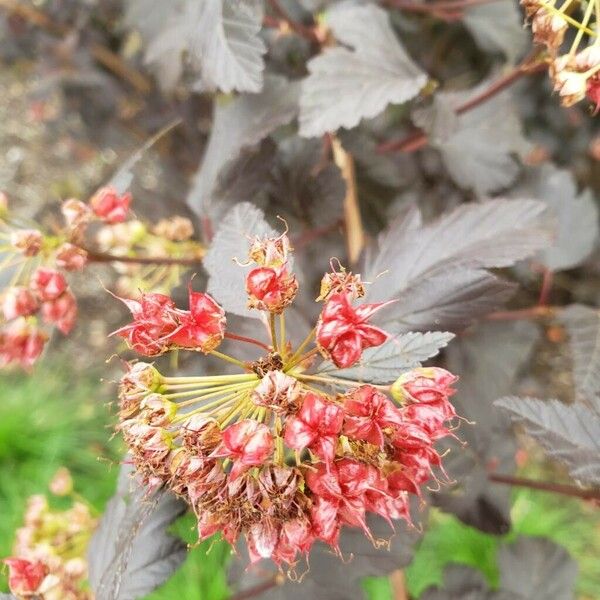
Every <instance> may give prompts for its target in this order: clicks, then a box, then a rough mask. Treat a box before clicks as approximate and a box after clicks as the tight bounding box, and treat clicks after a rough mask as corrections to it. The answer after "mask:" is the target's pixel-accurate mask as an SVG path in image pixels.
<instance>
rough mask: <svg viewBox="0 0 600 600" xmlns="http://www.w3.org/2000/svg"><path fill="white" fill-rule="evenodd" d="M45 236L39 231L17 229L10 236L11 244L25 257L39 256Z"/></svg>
mask: <svg viewBox="0 0 600 600" xmlns="http://www.w3.org/2000/svg"><path fill="white" fill-rule="evenodd" d="M43 242H44V236H43V235H42V233H41V232H40V231H38V230H37V229H16V230H15V231H13V232H12V233H11V234H10V243H11V244H12V245H13V246H14V247H15V248H16V249H17V250H20V251H21V252H22V253H23V254H24V255H25V256H37V255H38V254H39V252H40V250H41V249H42V244H43Z"/></svg>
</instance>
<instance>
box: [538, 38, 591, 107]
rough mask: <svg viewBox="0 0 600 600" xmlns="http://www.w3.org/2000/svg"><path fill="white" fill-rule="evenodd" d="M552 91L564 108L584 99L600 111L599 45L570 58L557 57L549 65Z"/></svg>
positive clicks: (569, 56) (589, 47) (566, 55)
mask: <svg viewBox="0 0 600 600" xmlns="http://www.w3.org/2000/svg"><path fill="white" fill-rule="evenodd" d="M550 76H551V77H552V80H553V81H554V91H555V92H558V95H559V96H560V99H561V102H562V104H563V105H564V106H573V105H574V104H576V103H577V102H580V101H581V100H583V99H584V98H587V99H588V100H589V101H590V102H591V103H592V104H593V105H594V112H595V113H597V112H598V111H599V110H600V45H598V44H595V45H593V46H588V47H587V48H584V49H583V50H581V52H578V53H577V54H575V55H573V56H571V55H570V54H564V55H562V56H558V57H557V58H555V59H554V60H553V62H552V63H551V65H550Z"/></svg>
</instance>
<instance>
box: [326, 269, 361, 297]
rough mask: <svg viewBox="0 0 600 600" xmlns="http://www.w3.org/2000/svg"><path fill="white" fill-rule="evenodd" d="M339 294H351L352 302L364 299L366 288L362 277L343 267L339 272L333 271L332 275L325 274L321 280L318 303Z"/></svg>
mask: <svg viewBox="0 0 600 600" xmlns="http://www.w3.org/2000/svg"><path fill="white" fill-rule="evenodd" d="M339 292H343V293H348V294H350V296H351V298H352V300H356V299H358V298H362V297H363V296H364V295H365V286H364V284H363V282H362V281H361V279H360V275H358V274H357V275H353V274H352V273H351V272H349V271H346V269H345V268H344V267H342V266H340V271H339V272H338V271H335V270H333V271H332V272H331V273H325V275H323V279H321V289H320V291H319V297H318V298H317V300H316V301H317V302H321V301H322V300H329V298H331V296H332V295H333V294H337V293H339Z"/></svg>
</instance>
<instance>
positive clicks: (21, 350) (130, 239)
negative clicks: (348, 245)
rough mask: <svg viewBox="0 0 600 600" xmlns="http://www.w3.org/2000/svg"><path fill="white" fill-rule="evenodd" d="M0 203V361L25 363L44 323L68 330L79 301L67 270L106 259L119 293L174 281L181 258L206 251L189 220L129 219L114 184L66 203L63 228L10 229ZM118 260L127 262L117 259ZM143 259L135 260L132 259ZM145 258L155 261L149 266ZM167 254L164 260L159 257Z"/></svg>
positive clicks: (124, 198)
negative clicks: (2, 283) (1, 275)
mask: <svg viewBox="0 0 600 600" xmlns="http://www.w3.org/2000/svg"><path fill="white" fill-rule="evenodd" d="M1 200H2V202H0V204H1V206H0V209H1V210H0V251H1V252H2V253H3V255H2V259H1V260H0V271H2V270H7V271H10V272H9V273H8V275H7V280H9V284H8V285H7V287H6V288H5V289H4V290H0V366H6V365H13V364H14V365H19V366H21V367H23V368H30V367H31V366H32V365H33V364H34V363H35V361H36V360H37V358H38V357H39V355H40V354H41V352H42V351H43V348H44V345H45V343H46V341H47V340H48V338H49V331H48V330H47V329H45V328H44V325H45V326H50V327H56V328H57V329H58V330H59V331H61V332H62V333H63V334H64V335H67V334H68V333H69V332H70V331H71V330H72V328H73V326H74V325H75V321H76V317H77V302H76V299H75V296H74V295H73V293H72V291H71V290H70V288H69V286H68V284H67V279H66V276H67V275H68V274H69V273H70V272H73V271H81V270H83V269H84V268H85V267H86V265H87V264H88V263H89V262H90V261H101V262H107V261H110V262H115V268H116V269H117V270H118V271H119V272H120V274H121V277H120V279H119V282H118V286H119V288H120V290H121V291H123V289H124V288H129V291H131V289H135V290H139V289H143V288H144V287H146V285H151V286H152V287H156V286H159V287H160V286H161V285H164V286H167V287H170V286H173V285H176V284H177V283H178V282H179V277H180V274H181V270H182V266H181V265H179V264H177V261H178V259H179V258H181V259H183V263H185V262H186V261H187V262H190V261H195V260H197V259H199V258H201V257H202V254H203V250H202V247H201V246H200V245H199V244H198V243H197V242H195V241H193V240H192V239H191V237H192V235H193V233H194V232H193V227H192V224H191V222H190V221H189V220H188V219H184V218H183V217H174V218H172V219H164V220H162V221H160V222H159V223H158V224H157V225H156V226H155V227H154V229H152V228H149V227H147V226H146V225H144V224H143V223H142V222H141V221H138V220H137V219H133V218H130V217H131V215H130V204H131V195H130V194H119V193H118V192H117V191H116V190H115V189H113V188H111V187H105V188H102V189H100V190H99V191H98V192H97V193H96V194H94V195H93V196H92V198H91V199H90V200H89V202H87V203H84V202H81V201H79V200H76V199H73V198H71V199H69V200H65V201H64V202H63V203H62V205H61V211H62V215H63V218H64V226H63V227H62V229H60V230H59V231H57V232H54V233H52V234H45V233H43V232H42V231H40V230H38V229H24V228H22V227H18V226H15V225H14V224H13V223H11V222H10V221H9V220H8V218H7V217H8V215H9V210H8V203H7V201H6V198H5V196H2V198H1ZM92 234H93V235H92ZM90 237H94V240H93V242H92V243H91V245H92V246H93V247H94V248H95V249H94V250H90V240H89V239H88V238H90ZM107 253H108V254H107ZM123 257H127V258H128V259H132V260H130V261H127V260H125V261H124V262H119V261H120V260H122V259H123ZM140 257H142V258H141V263H140V264H138V263H136V262H135V259H137V258H140ZM143 257H146V258H148V257H151V261H154V260H156V263H155V264H149V265H148V264H146V262H147V261H144V259H143ZM165 259H166V260H167V261H168V264H163V263H162V262H161V261H164V260H165Z"/></svg>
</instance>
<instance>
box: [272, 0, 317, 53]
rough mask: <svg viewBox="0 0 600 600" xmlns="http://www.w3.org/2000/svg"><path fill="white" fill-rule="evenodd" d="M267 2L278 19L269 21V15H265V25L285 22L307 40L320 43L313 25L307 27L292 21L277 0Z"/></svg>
mask: <svg viewBox="0 0 600 600" xmlns="http://www.w3.org/2000/svg"><path fill="white" fill-rule="evenodd" d="M269 4H270V5H271V8H272V10H273V12H274V13H275V14H276V15H277V17H278V18H279V21H271V20H269V17H265V19H264V24H265V25H267V26H271V27H272V26H273V25H277V26H279V25H280V24H281V23H285V24H286V25H287V26H288V27H289V28H290V29H291V30H292V31H293V32H295V33H297V34H298V35H299V36H301V37H303V38H305V39H307V40H308V41H309V42H312V43H315V44H320V43H321V41H322V40H321V39H320V37H319V35H318V34H317V32H316V30H315V29H314V27H307V26H306V25H303V24H302V23H298V21H294V19H292V18H291V17H290V16H289V15H288V14H287V12H286V11H285V9H284V8H283V6H281V4H280V2H279V0H269Z"/></svg>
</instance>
